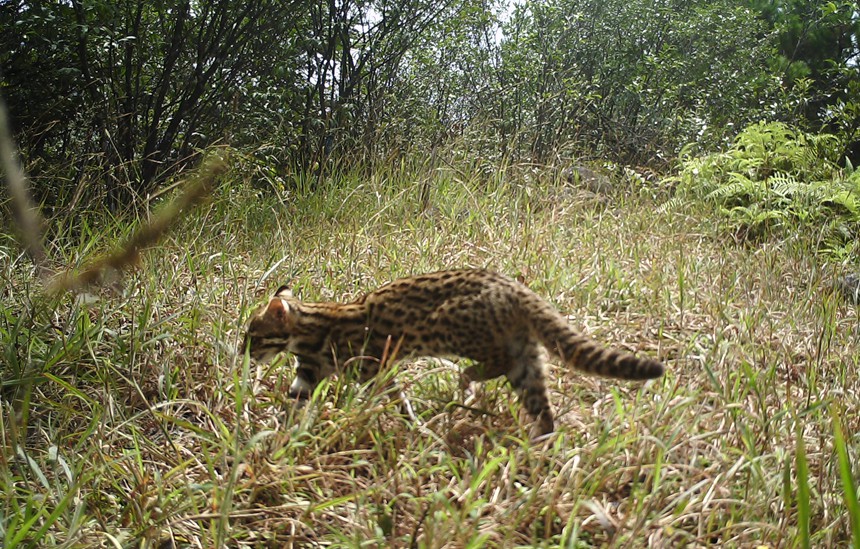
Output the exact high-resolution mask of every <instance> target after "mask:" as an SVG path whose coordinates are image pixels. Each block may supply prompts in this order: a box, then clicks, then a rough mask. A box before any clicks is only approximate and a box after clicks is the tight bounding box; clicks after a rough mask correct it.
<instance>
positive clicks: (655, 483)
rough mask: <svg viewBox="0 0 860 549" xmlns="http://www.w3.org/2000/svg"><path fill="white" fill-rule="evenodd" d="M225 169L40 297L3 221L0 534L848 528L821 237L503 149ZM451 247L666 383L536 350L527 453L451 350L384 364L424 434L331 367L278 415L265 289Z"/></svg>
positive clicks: (191, 540) (555, 542)
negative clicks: (245, 171) (542, 375)
mask: <svg viewBox="0 0 860 549" xmlns="http://www.w3.org/2000/svg"><path fill="white" fill-rule="evenodd" d="M229 183H230V184H227V185H224V186H222V187H221V190H219V191H218V192H217V193H216V196H215V197H214V198H213V200H212V201H211V202H210V203H209V204H208V205H206V206H205V207H204V208H203V209H202V210H198V211H197V212H196V213H194V214H190V215H189V216H188V217H187V218H186V219H185V220H184V221H183V222H182V223H181V225H180V227H179V228H178V230H176V231H174V232H173V233H171V234H170V235H169V236H167V238H166V239H165V240H164V241H163V242H162V243H161V244H160V245H158V246H157V247H155V248H154V249H151V250H149V251H147V252H145V253H143V255H142V267H141V268H140V269H139V270H137V271H136V272H134V273H133V274H131V275H130V276H129V277H128V278H127V279H126V281H125V283H124V285H123V286H122V288H121V289H120V290H119V291H116V290H110V289H104V290H101V291H93V292H91V294H89V295H87V296H83V295H81V296H77V297H76V296H74V295H72V294H66V295H65V296H62V297H59V298H50V297H45V296H44V295H42V294H41V293H40V290H39V286H38V284H36V283H34V282H33V279H32V276H33V275H32V265H30V264H28V263H27V262H26V261H24V260H22V259H21V250H20V248H19V247H18V245H17V244H16V243H15V241H14V239H13V238H11V237H10V236H9V235H2V238H0V273H2V275H0V276H2V277H3V287H4V288H5V293H4V307H3V314H2V316H0V348H2V349H3V351H2V355H0V356H2V361H3V363H2V365H0V367H2V382H0V383H2V388H0V398H2V410H3V413H2V416H0V418H2V419H0V421H2V435H0V436H2V447H3V451H2V453H0V459H2V463H0V539H2V545H3V546H4V547H17V546H21V547H26V546H33V545H61V546H69V547H84V546H111V547H116V546H148V547H160V546H165V545H164V544H166V543H167V541H169V540H170V541H172V542H173V543H175V544H176V545H177V546H192V547H201V546H202V547H211V546H220V545H227V546H236V547H238V546H243V547H244V546H254V547H259V546H284V545H292V546H295V547H304V546H313V545H315V544H318V545H334V546H347V547H354V546H364V545H366V546H402V547H486V546H491V547H493V546H495V547H516V546H536V545H539V546H563V547H592V546H630V547H639V546H646V545H650V546H666V547H669V546H681V545H686V546H693V547H695V546H715V545H720V546H736V547H746V546H752V545H764V546H773V547H776V546H794V545H804V544H807V543H808V545H809V546H812V547H823V546H847V545H849V544H850V543H851V540H852V539H856V538H852V535H853V536H857V535H858V534H857V532H856V530H855V531H853V533H852V528H854V526H853V525H855V524H856V523H857V518H856V517H857V512H856V492H855V489H856V483H854V482H853V481H852V479H853V478H854V476H855V475H856V471H855V470H854V466H853V460H854V459H855V458H856V455H857V439H856V433H857V432H858V427H860V425H858V421H860V420H858V417H860V415H858V413H857V412H858V398H860V397H858V395H860V391H858V382H857V376H856V375H854V370H856V367H857V362H858V359H857V357H858V356H860V353H858V341H857V334H858V330H857V325H858V320H860V317H858V313H857V311H856V310H855V309H852V308H849V307H847V306H845V305H841V304H838V303H837V302H834V301H833V300H832V299H831V298H830V297H829V296H828V295H827V294H826V292H825V290H824V289H825V288H827V287H828V284H827V277H828V272H827V269H828V266H827V265H826V264H822V263H819V262H820V261H822V260H821V259H820V256H817V255H815V254H814V253H812V252H811V250H814V249H815V235H808V236H806V235H804V234H802V233H801V234H800V236H794V237H791V238H785V239H784V240H780V239H778V237H773V238H772V239H769V240H764V241H763V242H760V243H758V244H757V245H756V246H746V247H742V246H737V245H735V244H733V243H729V242H726V241H725V239H724V238H723V237H722V236H721V234H722V233H721V230H720V222H719V221H718V220H713V219H711V218H710V217H709V216H708V214H707V213H705V212H706V210H700V209H697V207H696V206H691V205H687V204H684V203H682V202H678V203H676V204H675V205H674V206H673V207H671V208H662V209H658V208H657V207H655V204H654V203H653V202H652V201H651V200H650V199H649V198H648V195H649V194H650V193H648V192H641V193H639V192H637V190H638V189H635V188H632V187H629V186H625V184H623V183H620V184H619V187H618V188H617V189H616V191H614V193H613V194H612V195H610V196H609V197H608V200H594V198H593V196H589V195H587V194H585V193H583V194H580V193H578V192H572V191H570V190H566V189H563V188H562V187H561V186H560V183H559V182H557V181H555V180H554V179H553V178H552V177H550V176H549V175H545V174H542V173H540V172H536V171H534V170H532V169H530V168H528V169H527V168H525V167H520V166H507V167H505V168H504V169H500V170H499V171H497V172H496V173H493V174H486V173H485V172H484V173H477V172H474V173H473V172H471V171H470V170H468V169H455V168H453V167H446V168H444V169H437V170H432V171H431V170H429V169H427V168H425V167H422V165H421V164H420V163H416V164H415V165H411V164H408V163H405V164H400V165H395V166H392V167H390V168H381V169H379V170H377V171H376V172H375V173H373V174H371V175H370V176H368V177H360V176H358V175H355V174H341V175H339V176H338V177H337V178H333V179H328V180H324V181H321V182H320V181H316V182H315V183H314V185H313V188H310V187H311V186H309V185H296V186H295V187H294V189H295V190H285V189H290V186H289V185H287V186H286V187H284V188H282V189H280V192H279V193H277V194H276V193H274V192H273V191H272V188H271V186H268V185H266V186H265V187H266V188H264V189H262V188H257V187H255V185H254V184H252V183H245V182H241V181H232V182H229ZM77 229H79V230H78V231H77V232H76V234H77V235H78V236H77V238H67V240H66V241H65V243H64V247H63V248H62V252H63V254H64V257H65V258H66V259H67V260H68V261H70V262H75V261H81V260H82V259H83V258H85V257H91V256H92V255H93V254H96V253H98V252H101V251H105V250H108V249H110V247H111V244H112V243H113V242H115V241H116V238H117V236H116V235H122V234H128V233H129V232H130V228H129V227H128V225H127V224H126V223H125V222H124V221H123V220H121V219H120V220H117V219H111V218H109V217H107V216H105V217H98V216H97V215H91V216H88V217H87V218H86V219H81V220H79V222H78V224H77ZM456 266H483V267H489V268H493V269H496V270H499V271H502V272H505V273H508V274H511V275H522V276H523V278H524V279H525V280H526V282H527V283H528V284H529V285H530V286H531V287H532V288H533V289H534V290H535V291H537V292H538V293H540V294H541V295H543V296H545V297H546V298H547V299H549V300H551V301H552V302H553V303H555V304H556V305H557V306H558V308H559V309H560V310H562V311H565V312H567V313H569V314H570V315H571V322H572V324H574V325H575V326H577V327H579V328H582V329H584V330H586V331H588V332H589V333H591V334H592V335H593V336H594V337H595V338H597V339H598V340H600V341H603V342H605V343H607V344H613V345H616V346H619V347H622V348H628V349H634V350H640V351H644V352H648V353H650V354H652V355H654V356H659V357H661V358H662V359H663V360H664V361H665V362H666V364H667V366H668V373H667V375H666V376H665V378H664V379H662V380H659V381H656V382H651V383H649V384H645V385H639V384H633V383H624V382H616V381H608V380H600V379H595V378H588V377H582V376H579V375H577V374H574V373H572V372H569V371H566V370H564V369H563V368H560V367H557V366H552V367H551V368H550V370H551V379H552V383H551V393H552V400H553V403H554V405H555V407H556V409H557V412H558V416H559V419H558V421H557V423H558V433H557V434H556V435H555V436H554V437H552V438H550V440H548V441H546V442H545V443H542V444H540V445H532V444H530V443H529V442H528V429H529V427H530V425H529V424H528V421H527V419H526V418H525V416H523V415H522V413H521V410H520V406H519V403H518V401H517V399H516V398H515V397H513V396H512V394H511V392H510V390H509V388H508V387H507V386H506V385H505V384H504V383H501V382H499V381H495V382H491V383H488V384H486V385H483V386H482V387H480V388H479V390H478V391H477V394H476V395H475V398H474V399H473V400H466V398H465V395H462V394H461V391H460V389H459V387H458V377H457V372H456V367H454V366H452V365H451V364H450V363H447V362H440V361H430V360H409V361H406V362H405V363H403V364H401V366H400V368H399V369H400V372H399V373H398V374H397V375H399V377H400V379H401V380H402V384H403V385H404V386H405V387H406V389H407V392H408V394H409V396H410V399H411V400H412V403H413V405H414V407H415V409H416V412H417V413H418V415H419V416H420V418H421V420H422V424H421V425H420V426H419V425H416V424H413V423H412V422H411V421H409V420H408V419H406V418H405V417H403V416H402V415H401V414H400V413H399V411H398V408H397V403H396V402H395V401H394V399H391V398H388V396H387V395H384V394H379V393H378V391H375V390H374V389H373V387H363V386H359V385H357V384H355V383H354V382H352V381H350V380H349V379H345V378H332V379H330V380H327V382H326V383H324V384H322V385H321V386H320V388H319V390H318V391H317V392H316V393H315V395H314V397H313V399H312V402H311V403H310V404H309V405H308V406H307V407H305V408H301V409H295V408H294V406H293V403H292V401H291V400H290V399H289V398H288V397H287V389H288V387H289V384H290V382H291V379H292V375H293V372H292V369H291V367H290V362H289V360H288V359H286V358H285V359H281V360H280V361H276V362H275V363H274V364H271V365H266V366H260V365H257V364H254V363H250V362H248V361H246V360H245V358H244V357H243V356H242V355H239V354H236V353H235V349H236V346H237V344H238V342H239V341H240V338H241V332H242V325H243V321H244V319H245V318H246V316H247V313H248V311H249V310H250V309H251V307H252V306H254V305H255V304H256V303H258V302H259V301H260V300H261V299H264V298H265V296H267V295H268V294H269V293H270V292H271V291H273V290H274V289H275V288H277V286H279V285H280V284H282V283H287V284H290V285H291V286H292V287H293V290H294V292H295V293H296V294H297V295H299V296H300V297H302V298H304V299H309V300H319V299H337V300H343V299H352V298H354V297H356V296H358V295H360V294H361V293H362V292H364V291H367V290H369V289H372V288H374V287H375V286H377V285H379V284H381V283H383V282H385V281H387V280H390V279H391V278H393V277H396V276H401V275H406V274H409V273H417V272H421V271H428V270H435V269H441V268H449V267H456ZM831 405H832V406H833V407H832V408H831ZM837 409H838V410H839V415H838V416H837V415H836V412H835V411H833V412H832V413H831V412H829V410H837ZM837 417H838V418H839V422H836V421H835V420H834V418H837Z"/></svg>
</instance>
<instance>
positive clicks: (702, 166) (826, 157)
mask: <svg viewBox="0 0 860 549" xmlns="http://www.w3.org/2000/svg"><path fill="white" fill-rule="evenodd" d="M838 145H839V144H838V141H837V139H836V137H834V136H833V135H830V134H818V135H815V134H808V133H804V132H801V131H799V130H796V129H793V128H791V127H789V126H787V125H785V124H783V123H780V122H759V123H756V124H752V125H750V126H748V127H746V128H745V129H744V130H743V131H741V132H740V134H738V136H737V137H736V138H735V141H734V143H733V144H732V145H731V147H729V149H728V150H726V151H725V152H720V153H713V154H707V155H704V156H695V157H694V156H689V154H685V153H682V154H681V160H680V171H679V173H678V175H677V176H675V177H673V178H671V179H672V181H673V182H675V183H676V184H677V185H678V190H679V192H680V193H681V194H682V196H684V195H686V196H693V197H696V198H698V199H701V200H702V201H704V202H705V203H707V204H710V205H713V206H714V207H716V209H717V210H718V211H719V213H720V214H721V215H722V216H723V217H724V218H725V219H726V221H727V222H728V225H729V227H730V228H731V229H732V230H733V231H734V232H735V233H736V234H738V235H740V236H743V237H760V236H763V235H765V234H771V233H772V232H773V231H785V230H791V229H794V228H796V227H797V226H798V224H804V225H818V226H820V227H821V228H822V229H823V234H824V237H825V238H824V241H825V243H826V244H827V245H828V246H829V247H830V248H831V249H836V248H841V247H843V245H844V244H846V243H850V242H853V239H854V237H855V236H856V234H857V228H858V225H859V224H860V173H858V172H855V171H854V168H853V166H852V165H851V164H850V162H849V161H847V159H846V166H845V168H841V167H840V166H839V164H838V163H837V162H838V160H839V159H838V155H839V152H838V151H839V146H838Z"/></svg>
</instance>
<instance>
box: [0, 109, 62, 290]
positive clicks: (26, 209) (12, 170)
mask: <svg viewBox="0 0 860 549" xmlns="http://www.w3.org/2000/svg"><path fill="white" fill-rule="evenodd" d="M0 157H2V159H0V162H2V166H3V172H5V174H6V181H7V182H8V185H9V194H10V195H11V197H12V214H13V215H14V217H15V220H16V222H17V223H18V227H19V233H20V234H21V238H22V239H23V241H24V249H25V250H26V251H27V254H28V255H29V256H30V258H31V259H32V260H33V263H34V264H35V266H36V272H37V273H38V275H39V278H41V279H42V280H47V279H48V278H50V277H51V276H53V274H54V270H53V269H52V268H51V267H50V266H49V265H48V254H47V253H45V248H44V246H43V245H42V226H43V220H42V216H41V215H40V214H39V210H38V209H37V208H36V206H35V205H34V204H33V201H32V199H31V198H30V192H29V190H28V188H27V177H26V176H25V175H24V170H23V169H22V168H21V165H20V164H19V162H18V159H17V154H16V152H15V143H14V142H13V140H12V132H11V131H10V129H9V118H8V116H7V113H6V106H5V104H3V103H2V102H0Z"/></svg>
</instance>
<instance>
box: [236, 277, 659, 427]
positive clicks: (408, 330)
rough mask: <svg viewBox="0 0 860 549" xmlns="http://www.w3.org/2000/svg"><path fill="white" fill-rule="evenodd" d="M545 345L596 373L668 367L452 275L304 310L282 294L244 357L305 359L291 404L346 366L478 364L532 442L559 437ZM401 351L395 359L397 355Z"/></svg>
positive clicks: (515, 286) (504, 291)
mask: <svg viewBox="0 0 860 549" xmlns="http://www.w3.org/2000/svg"><path fill="white" fill-rule="evenodd" d="M542 347H543V348H546V349H547V350H548V351H549V353H550V354H552V355H553V356H555V357H557V358H558V359H559V360H561V362H562V363H564V364H566V365H568V366H569V367H572V368H574V369H576V370H579V371H582V372H586V373H589V374H594V375H599V376H605V377H614V378H621V379H651V378H657V377H660V376H661V375H662V374H663V365H662V364H661V363H659V362H657V361H656V360H653V359H651V358H647V357H641V356H634V355H631V354H628V353H624V352H621V351H617V350H613V349H609V348H606V347H604V346H602V345H600V344H598V343H596V342H595V341H594V340H592V339H590V338H589V337H587V336H585V335H583V334H580V333H579V332H577V331H576V330H574V329H573V328H571V327H570V325H569V324H568V322H567V319H566V318H565V317H563V316H562V315H561V314H559V312H558V311H556V310H555V308H553V307H552V305H550V304H549V303H547V302H546V301H544V300H543V299H542V298H541V297H540V296H538V295H537V294H536V293H534V292H533V291H531V290H530V289H528V288H527V287H526V286H525V285H523V284H520V283H519V282H517V281H514V280H511V279H510V278H507V277H505V276H503V275H500V274H497V273H494V272H491V271H486V270H479V269H475V270H452V271H440V272H436V273H429V274H422V275H417V276H412V277H408V278H401V279H399V280H395V281H393V282H391V283H389V284H386V285H384V286H382V287H380V288H379V289H377V290H375V291H373V292H371V293H369V294H366V295H364V296H362V297H361V298H359V299H358V300H356V301H354V302H352V303H305V302H302V301H300V300H298V299H296V298H295V297H293V296H292V294H291V293H290V291H289V290H288V289H287V288H286V287H281V288H280V289H279V290H278V291H277V292H276V293H275V295H274V297H273V298H272V299H271V300H270V301H269V303H268V305H265V306H263V307H261V308H260V309H259V310H258V311H257V312H255V313H254V314H253V315H252V316H251V319H250V321H249V323H248V330H247V333H246V334H245V341H244V345H243V350H244V349H245V348H247V349H249V350H250V354H251V357H253V358H254V359H257V360H264V361H265V360H270V359H271V358H273V357H274V356H275V355H276V354H278V353H280V352H284V351H286V352H290V353H292V354H294V355H295V356H296V357H297V358H298V368H297V372H296V378H295V382H294V383H293V385H292V387H291V388H290V394H291V395H292V396H298V397H302V396H304V397H306V396H307V395H309V394H310V392H311V391H312V390H313V388H314V387H315V386H316V385H317V383H319V382H320V380H322V379H323V378H325V377H327V376H329V375H331V374H333V373H335V372H336V371H338V369H339V368H341V367H343V366H345V365H346V366H349V367H353V366H354V367H356V368H357V369H358V371H359V375H360V379H361V380H362V381H364V380H369V379H372V378H373V377H374V376H376V374H377V373H378V372H379V370H380V367H381V366H382V359H384V358H385V357H387V356H392V353H394V356H395V357H396V358H404V357H406V356H410V355H411V356H435V357H446V356H458V357H463V358H468V359H471V360H473V361H474V362H475V364H474V365H473V366H471V367H469V368H467V369H466V370H465V371H464V374H465V376H466V378H467V379H469V380H472V381H482V380H488V379H492V378H495V377H499V376H502V375H504V376H506V377H507V379H508V381H509V382H510V384H511V386H512V387H513V389H514V390H515V391H516V393H517V394H518V395H519V396H520V398H521V400H522V402H523V405H524V407H525V409H526V411H527V412H528V413H529V414H530V415H532V416H533V417H534V418H535V420H536V421H535V424H534V428H533V434H534V435H542V434H546V433H550V432H552V430H553V428H554V426H553V414H552V409H551V406H550V402H549V395H548V393H547V389H546V381H545V375H546V374H545V369H544V361H543V353H542ZM395 351H396V352H395Z"/></svg>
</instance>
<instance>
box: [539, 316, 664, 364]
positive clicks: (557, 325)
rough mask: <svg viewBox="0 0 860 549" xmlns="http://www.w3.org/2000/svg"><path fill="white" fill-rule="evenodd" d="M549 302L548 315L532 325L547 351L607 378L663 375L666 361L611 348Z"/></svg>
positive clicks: (566, 362)
mask: <svg viewBox="0 0 860 549" xmlns="http://www.w3.org/2000/svg"><path fill="white" fill-rule="evenodd" d="M549 307H550V306H549V305H548V304H547V310H545V311H544V313H545V314H543V315H541V318H540V319H539V320H538V321H537V322H536V323H535V325H533V326H532V329H533V330H534V331H535V333H536V335H537V336H538V337H539V338H540V340H541V343H543V344H544V346H545V347H546V348H547V350H548V351H549V352H550V353H551V354H553V355H555V356H556V357H558V358H560V359H561V360H562V361H563V362H564V363H565V364H566V365H568V366H570V367H572V368H574V369H576V370H580V371H582V372H586V373H589V374H594V375H598V376H603V377H614V378H619V379H654V378H657V377H660V376H662V375H663V370H664V368H663V364H661V363H660V362H658V361H656V360H654V359H652V358H648V357H640V356H634V355H631V354H630V353H626V352H623V351H618V350H615V349H610V348H608V347H604V346H603V345H600V344H599V343H597V342H596V341H594V340H593V339H591V338H590V337H588V336H586V335H583V334H580V333H579V332H577V331H576V330H574V329H573V328H571V327H570V325H568V323H567V320H566V319H565V318H564V317H563V316H561V315H560V314H559V313H558V312H556V311H555V310H554V309H550V308H549Z"/></svg>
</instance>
